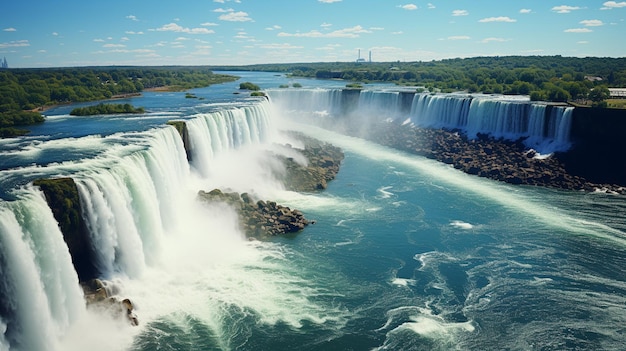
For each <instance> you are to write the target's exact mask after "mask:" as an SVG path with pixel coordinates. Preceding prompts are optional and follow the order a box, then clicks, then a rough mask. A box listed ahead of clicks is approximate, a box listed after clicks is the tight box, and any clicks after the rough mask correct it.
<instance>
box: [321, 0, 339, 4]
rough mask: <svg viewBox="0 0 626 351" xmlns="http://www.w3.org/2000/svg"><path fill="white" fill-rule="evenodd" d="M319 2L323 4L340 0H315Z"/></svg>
mask: <svg viewBox="0 0 626 351" xmlns="http://www.w3.org/2000/svg"><path fill="white" fill-rule="evenodd" d="M317 1H319V2H323V3H325V4H332V3H333V2H340V1H341V0H317Z"/></svg>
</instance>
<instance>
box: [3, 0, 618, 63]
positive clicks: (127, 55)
mask: <svg viewBox="0 0 626 351" xmlns="http://www.w3.org/2000/svg"><path fill="white" fill-rule="evenodd" d="M625 18H626V1H575V0H559V1H552V0H541V1H535V0H532V1H509V0H506V1H502V0H501V1H492V0H474V1H469V0H457V1H451V0H431V1H421V0H420V1H418V0H406V1H396V0H187V1H158V2H157V1H147V0H124V1H121V0H109V1H91V0H45V1H44V0H40V1H31V0H11V1H8V0H6V1H4V2H3V4H2V5H0V58H2V57H6V58H7V60H8V62H9V66H10V67H59V66H60V67H67V66H87V65H224V64H235V65H242V64H255V63H282V62H320V61H354V60H356V59H357V53H358V50H359V49H360V50H361V55H362V57H363V58H367V56H368V53H369V52H370V51H371V52H372V59H373V61H397V60H400V61H430V60H439V59H444V58H455V57H473V56H495V55H500V56H504V55H563V56H577V57H583V56H601V57H624V56H626V45H624V34H625V33H626V21H625V20H624V19H625Z"/></svg>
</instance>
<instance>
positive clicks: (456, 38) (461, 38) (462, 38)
mask: <svg viewBox="0 0 626 351" xmlns="http://www.w3.org/2000/svg"><path fill="white" fill-rule="evenodd" d="M447 39H448V40H469V39H470V37H468V36H467V35H453V36H451V37H448V38H447Z"/></svg>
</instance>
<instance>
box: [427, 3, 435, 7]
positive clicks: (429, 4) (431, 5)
mask: <svg viewBox="0 0 626 351" xmlns="http://www.w3.org/2000/svg"><path fill="white" fill-rule="evenodd" d="M426 6H427V7H428V8H429V9H434V8H435V5H433V4H431V3H430V2H429V3H428V5H426Z"/></svg>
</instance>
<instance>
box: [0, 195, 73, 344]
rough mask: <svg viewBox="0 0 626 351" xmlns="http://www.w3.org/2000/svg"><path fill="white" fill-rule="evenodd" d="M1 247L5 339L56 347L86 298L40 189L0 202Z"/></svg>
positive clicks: (0, 296) (1, 337) (2, 337)
mask: <svg viewBox="0 0 626 351" xmlns="http://www.w3.org/2000/svg"><path fill="white" fill-rule="evenodd" d="M0 248H1V250H2V251H1V252H0V263H1V267H0V273H1V274H0V301H1V302H0V312H2V313H3V315H2V316H0V318H1V320H4V322H3V323H2V324H4V328H3V329H4V332H3V335H0V345H2V344H3V343H4V344H10V345H11V346H12V347H13V346H14V347H15V348H17V349H20V350H55V349H57V342H56V341H57V340H58V338H59V337H61V336H62V335H63V334H64V333H65V332H66V331H67V329H68V328H69V327H70V325H71V324H72V323H73V322H75V321H76V320H78V318H79V317H80V316H81V314H82V313H84V311H85V304H84V302H83V295H82V294H83V293H82V291H81V289H80V287H79V285H78V275H77V274H76V272H75V271H74V267H73V265H72V259H71V257H70V254H69V251H68V249H67V246H66V245H65V242H64V241H63V235H62V234H61V232H60V230H59V228H58V225H57V223H56V221H55V219H54V217H53V215H52V211H51V210H50V208H48V204H47V203H46V200H45V199H44V197H43V194H41V193H40V192H39V191H38V190H37V189H35V188H33V187H28V188H27V189H24V190H22V191H21V193H20V195H19V199H18V200H16V201H13V202H11V203H5V202H3V203H0ZM0 331H1V330H0ZM2 340H4V341H2Z"/></svg>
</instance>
